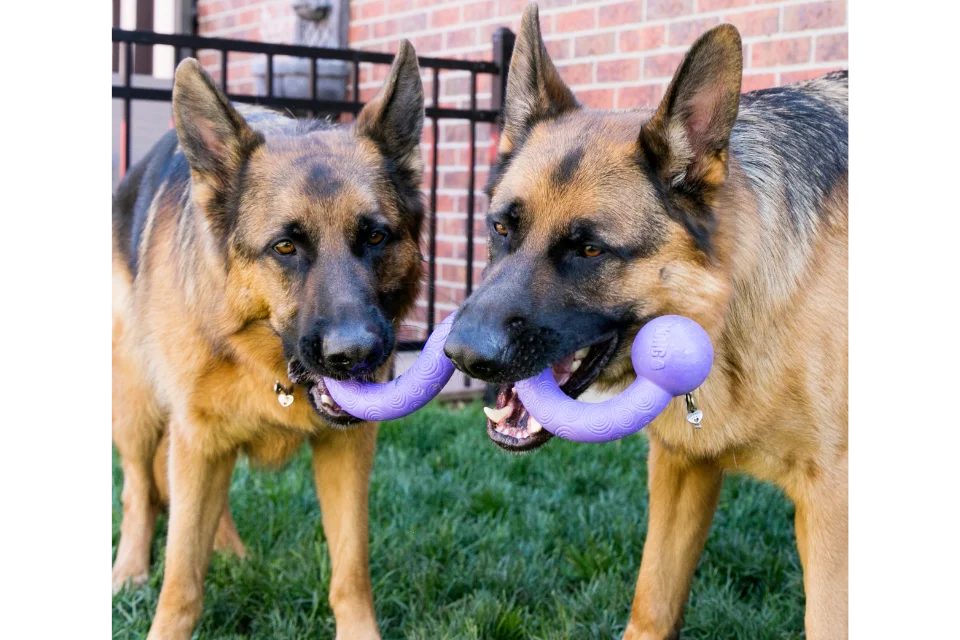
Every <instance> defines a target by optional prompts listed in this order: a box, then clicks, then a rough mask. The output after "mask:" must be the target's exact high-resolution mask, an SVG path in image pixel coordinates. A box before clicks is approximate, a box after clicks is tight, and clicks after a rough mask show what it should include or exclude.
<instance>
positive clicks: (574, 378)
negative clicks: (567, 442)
mask: <svg viewBox="0 0 960 640" xmlns="http://www.w3.org/2000/svg"><path fill="white" fill-rule="evenodd" d="M616 348H617V335H616V334H614V335H612V336H606V337H604V338H602V339H601V340H600V341H598V342H595V343H594V344H592V345H590V346H587V347H583V348H581V349H579V350H577V351H575V352H574V353H571V354H570V355H568V356H567V357H565V358H564V359H563V360H560V361H559V362H557V363H555V364H554V365H552V367H551V369H552V370H553V379H554V380H556V381H557V385H558V386H559V387H560V389H561V390H562V391H563V392H564V393H565V394H567V395H568V396H570V397H571V398H576V397H577V396H579V395H580V394H581V393H583V392H584V391H586V390H587V387H589V386H590V385H591V384H593V383H594V382H595V381H596V379H597V377H599V375H600V372H601V371H602V370H603V368H604V367H605V366H606V365H607V363H608V362H609V361H610V358H611V357H612V356H613V354H614V352H615V351H616ZM483 412H484V413H485V414H486V415H487V435H488V436H490V439H491V440H493V442H494V443H495V444H496V445H497V446H498V447H500V448H501V449H506V450H507V451H515V452H521V451H532V450H533V449H536V448H537V447H540V446H542V445H543V444H545V443H546V442H547V441H548V440H549V439H550V438H552V437H553V434H552V433H550V432H549V431H546V430H545V429H544V428H543V427H542V426H541V425H540V423H539V422H537V420H536V419H535V418H534V417H533V416H531V415H530V414H529V413H527V409H526V408H525V407H524V406H523V403H521V402H520V398H519V397H518V396H517V392H516V389H515V388H514V385H513V383H507V384H504V385H501V387H500V390H499V392H498V393H497V407H496V408H495V409H491V408H490V407H484V408H483Z"/></svg>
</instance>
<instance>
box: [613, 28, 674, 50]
mask: <svg viewBox="0 0 960 640" xmlns="http://www.w3.org/2000/svg"><path fill="white" fill-rule="evenodd" d="M665 36H666V29H665V28H664V26H663V25H656V26H653V27H642V28H639V29H628V30H626V31H621V32H620V51H621V52H629V51H649V50H650V49H659V48H660V47H662V46H663V45H664V43H665V42H666V38H665Z"/></svg>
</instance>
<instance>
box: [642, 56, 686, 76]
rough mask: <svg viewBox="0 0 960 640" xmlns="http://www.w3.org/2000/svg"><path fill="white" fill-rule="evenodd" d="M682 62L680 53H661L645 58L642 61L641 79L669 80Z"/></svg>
mask: <svg viewBox="0 0 960 640" xmlns="http://www.w3.org/2000/svg"><path fill="white" fill-rule="evenodd" d="M682 60H683V54H682V53H661V54H659V55H655V56H647V57H646V58H644V59H643V77H644V78H670V77H672V76H673V74H674V72H675V71H676V70H677V67H679V66H680V62H681V61H682Z"/></svg>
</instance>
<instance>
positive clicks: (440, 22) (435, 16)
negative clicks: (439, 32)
mask: <svg viewBox="0 0 960 640" xmlns="http://www.w3.org/2000/svg"><path fill="white" fill-rule="evenodd" d="M455 24H460V7H458V6H455V7H450V8H448V9H437V10H436V11H434V12H433V13H431V14H430V28H431V29H439V28H443V27H449V26H451V25H455Z"/></svg>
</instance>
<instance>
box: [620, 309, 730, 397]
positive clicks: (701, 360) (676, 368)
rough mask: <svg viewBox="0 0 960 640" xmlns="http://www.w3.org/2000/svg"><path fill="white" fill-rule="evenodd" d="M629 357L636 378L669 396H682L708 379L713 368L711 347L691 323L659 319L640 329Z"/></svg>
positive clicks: (696, 325) (675, 318)
mask: <svg viewBox="0 0 960 640" xmlns="http://www.w3.org/2000/svg"><path fill="white" fill-rule="evenodd" d="M631 357H632V359H633V368H634V370H635V371H636V372H637V375H638V376H639V377H641V378H646V379H648V380H650V381H651V382H653V383H654V384H656V385H657V386H658V387H660V388H661V389H663V390H664V391H666V392H667V393H669V394H670V395H672V396H682V395H684V394H686V393H689V392H691V391H693V390H694V389H696V388H697V387H699V386H700V385H701V384H703V381H704V380H706V379H707V375H708V374H709V373H710V367H711V366H713V343H712V342H711V341H710V336H708V335H707V332H706V331H704V330H703V327H701V326H700V325H699V324H697V323H696V322H694V321H693V320H691V319H689V318H685V317H683V316H660V317H659V318H654V319H653V320H651V321H650V322H648V323H647V324H646V325H644V326H643V328H642V329H640V333H638V334H637V337H636V339H634V342H633V349H632V351H631Z"/></svg>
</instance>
